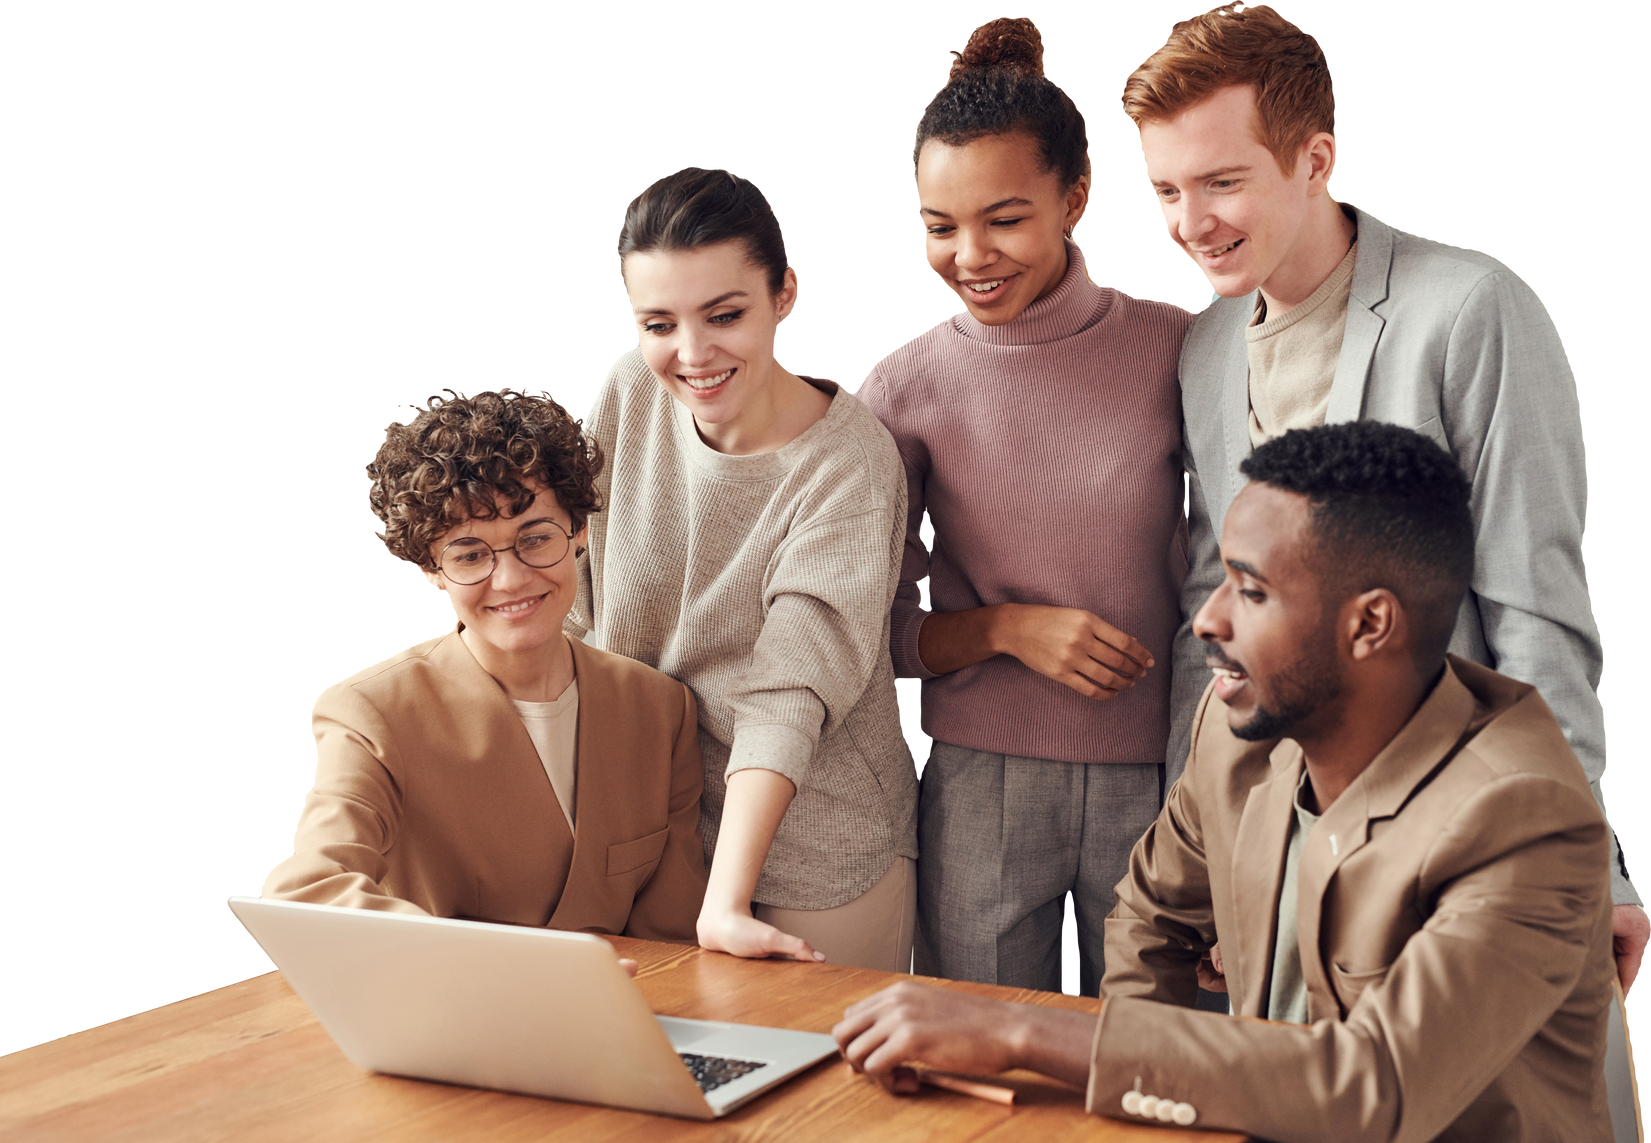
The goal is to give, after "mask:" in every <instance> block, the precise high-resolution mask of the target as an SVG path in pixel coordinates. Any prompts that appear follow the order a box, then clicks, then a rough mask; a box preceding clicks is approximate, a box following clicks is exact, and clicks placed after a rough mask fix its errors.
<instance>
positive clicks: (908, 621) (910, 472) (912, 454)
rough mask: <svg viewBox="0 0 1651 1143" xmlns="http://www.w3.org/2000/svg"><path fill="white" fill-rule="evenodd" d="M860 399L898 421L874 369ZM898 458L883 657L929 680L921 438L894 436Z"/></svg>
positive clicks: (901, 671) (904, 673)
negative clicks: (897, 551)
mask: <svg viewBox="0 0 1651 1143" xmlns="http://www.w3.org/2000/svg"><path fill="white" fill-rule="evenodd" d="M859 397H860V400H861V401H862V402H863V403H864V404H865V406H866V407H867V408H868V409H870V410H871V411H872V412H873V413H875V414H876V415H877V419H878V420H880V421H882V422H883V424H884V425H885V426H888V425H896V424H898V423H899V422H898V421H897V420H896V419H895V417H894V415H893V412H894V411H893V408H892V403H893V394H892V393H891V392H890V390H889V387H888V386H887V385H886V384H885V383H884V382H883V378H882V376H881V375H880V374H879V373H878V372H877V370H876V369H873V370H872V371H871V375H870V376H869V377H867V378H866V383H865V385H864V386H863V387H862V388H861V390H860V393H859ZM894 443H895V447H896V448H897V449H899V451H900V463H901V465H902V466H904V468H905V471H906V546H905V552H904V554H903V555H902V556H901V560H900V583H899V586H898V587H896V588H895V592H894V606H893V608H892V609H891V610H890V615H889V656H890V658H892V659H893V660H894V673H895V674H896V675H897V676H898V677H900V678H902V679H932V678H936V677H937V676H936V675H935V673H934V672H933V671H931V670H929V669H928V668H927V667H925V666H924V665H923V656H922V655H921V654H920V653H919V651H918V637H919V635H920V634H921V632H922V629H923V621H924V620H925V619H927V618H928V617H929V613H928V612H927V611H925V610H924V609H923V594H922V591H921V590H920V589H919V588H918V586H917V585H918V583H919V582H921V581H922V580H925V579H927V578H928V577H929V549H928V548H926V547H924V546H923V536H922V527H923V512H924V500H923V482H924V475H925V470H926V468H927V465H926V464H925V463H924V462H925V460H926V453H925V450H924V448H923V442H922V441H921V440H916V439H907V440H905V441H902V440H901V439H900V438H899V437H896V438H895V442H894Z"/></svg>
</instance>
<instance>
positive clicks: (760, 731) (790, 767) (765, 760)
mask: <svg viewBox="0 0 1651 1143" xmlns="http://www.w3.org/2000/svg"><path fill="white" fill-rule="evenodd" d="M813 760H814V740H813V739H812V738H810V737H809V736H808V735H807V734H805V733H803V732H802V731H800V730H798V729H797V728H796V727H794V726H787V725H786V724H785V723H783V722H762V723H758V724H756V725H755V726H742V727H739V728H738V729H737V730H736V731H735V732H734V745H733V747H732V748H731V749H730V750H729V751H728V768H727V769H726V770H724V771H723V777H724V778H726V777H727V776H728V775H730V774H733V773H734V772H735V771H736V770H772V771H774V773H776V774H780V775H783V776H784V777H786V778H789V779H790V780H791V784H792V785H793V786H795V787H797V789H799V790H800V789H802V788H803V776H804V775H805V774H807V773H808V764H809V763H810V762H812V761H813Z"/></svg>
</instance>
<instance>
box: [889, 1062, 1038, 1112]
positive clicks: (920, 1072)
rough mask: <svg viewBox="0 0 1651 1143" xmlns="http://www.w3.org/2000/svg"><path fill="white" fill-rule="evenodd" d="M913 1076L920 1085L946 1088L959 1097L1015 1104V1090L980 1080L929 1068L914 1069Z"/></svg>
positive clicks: (1008, 1105) (1010, 1105)
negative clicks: (967, 1096)
mask: <svg viewBox="0 0 1651 1143" xmlns="http://www.w3.org/2000/svg"><path fill="white" fill-rule="evenodd" d="M912 1073H913V1075H915V1076H916V1077H917V1082H918V1083H926V1084H928V1085H929V1086H930V1087H938V1088H944V1089H945V1090H947V1091H955V1092H957V1093H958V1094H959V1095H972V1096H974V1097H975V1098H976V1099H984V1100H987V1101H989V1102H991V1103H1001V1104H1003V1105H1004V1106H1006V1107H1012V1106H1014V1103H1015V1089H1014V1088H1012V1087H999V1086H998V1085H997V1084H993V1083H980V1082H979V1081H978V1080H966V1079H959V1078H958V1077H957V1076H949V1075H947V1074H946V1073H944V1072H931V1071H930V1070H929V1069H928V1068H913V1069H912Z"/></svg>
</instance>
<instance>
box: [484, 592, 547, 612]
mask: <svg viewBox="0 0 1651 1143" xmlns="http://www.w3.org/2000/svg"><path fill="white" fill-rule="evenodd" d="M543 598H544V596H542V595H539V596H534V597H533V598H532V599H523V600H519V601H517V602H516V603H501V604H500V605H499V606H497V607H494V608H492V609H491V610H493V611H497V612H499V613H500V614H502V615H515V614H516V613H517V612H518V611H526V610H527V609H528V608H530V607H532V606H533V605H534V604H535V603H538V602H539V600H541V599H543Z"/></svg>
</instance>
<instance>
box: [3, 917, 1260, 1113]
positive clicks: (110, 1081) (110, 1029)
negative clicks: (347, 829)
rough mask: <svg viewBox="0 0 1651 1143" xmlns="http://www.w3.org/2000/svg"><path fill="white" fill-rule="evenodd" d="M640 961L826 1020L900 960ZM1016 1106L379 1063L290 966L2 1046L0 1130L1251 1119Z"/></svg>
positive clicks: (738, 1010) (824, 1083)
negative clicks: (340, 1032)
mask: <svg viewBox="0 0 1651 1143" xmlns="http://www.w3.org/2000/svg"><path fill="white" fill-rule="evenodd" d="M610 939H611V940H612V943H613V945H614V946H615V947H616V948H617V949H618V950H619V951H620V953H621V954H623V955H625V956H629V957H633V958H635V959H636V961H637V962H638V964H639V965H640V969H639V971H638V974H637V983H638V984H639V985H640V986H641V988H642V991H643V993H644V994H645V995H646V996H647V998H648V1001H649V1003H651V1004H652V1005H653V1007H654V1010H655V1011H656V1012H658V1013H660V1014H661V1015H665V1016H687V1017H692V1018H696V1019H702V1020H729V1021H735V1022H739V1023H749V1024H771V1025H774V1026H776V1027H784V1028H797V1029H801V1030H803V1031H811V1032H827V1031H830V1029H831V1026H832V1025H833V1024H834V1023H836V1022H837V1020H838V1019H839V1018H841V1016H842V1012H843V1009H844V1008H845V1007H846V1006H847V1005H849V1004H851V1003H853V1002H854V1001H856V1000H858V999H860V998H861V997H863V996H868V995H870V994H871V993H873V992H875V991H877V990H878V989H880V988H883V987H884V986H886V985H888V984H890V983H893V982H894V981H895V980H897V979H902V978H899V977H896V976H895V975H894V974H892V973H886V972H873V971H870V970H865V969H853V968H843V967H839V966H834V965H820V964H794V963H791V962H787V961H742V960H737V959H735V958H733V957H730V956H725V955H723V954H720V953H707V952H705V951H703V950H701V949H697V948H693V947H690V946H683V945H671V944H662V943H658V942H653V941H637V940H630V939H627V938H623V937H616V938H610ZM933 983H937V984H942V985H944V986H945V987H948V988H956V989H959V990H961V991H964V992H973V993H976V994H978V995H982V996H992V997H997V998H999V999H1003V1000H1019V1001H1025V1002H1028V1003H1033V1004H1046V1005H1051V1006H1055V1007H1062V1008H1072V1009H1076V1010H1078V1011H1084V1012H1093V1011H1095V1010H1096V1008H1097V1004H1096V1002H1095V1001H1093V1000H1088V999H1081V998H1078V997H1072V996H1062V995H1060V994H1058V993H1049V992H1031V991H1024V990H1019V989H1010V988H997V987H993V986H991V985H983V984H959V983H957V982H954V981H934V982H933ZM993 1082H994V1083H999V1084H1003V1085H1006V1086H1010V1087H1013V1088H1015V1089H1016V1091H1017V1092H1018V1093H1019V1094H1018V1105H1017V1106H1015V1107H1002V1106H998V1105H995V1104H991V1103H986V1102H983V1101H981V1100H978V1099H971V1098H969V1097H968V1096H963V1095H957V1094H954V1093H952V1092H947V1091H941V1090H938V1089H934V1088H925V1089H924V1090H923V1091H922V1092H921V1093H920V1094H918V1095H914V1096H894V1095H889V1094H887V1093H885V1092H884V1091H882V1090H881V1089H880V1088H878V1087H877V1086H876V1085H875V1084H873V1083H871V1082H870V1081H868V1080H866V1079H864V1078H863V1077H861V1076H856V1075H855V1074H853V1072H852V1071H850V1070H849V1068H848V1065H847V1064H845V1063H843V1062H842V1061H841V1060H837V1059H830V1060H826V1061H823V1062H821V1063H819V1064H816V1065H815V1066H814V1067H812V1068H810V1069H809V1070H808V1071H806V1072H804V1073H802V1074H801V1075H799V1076H797V1077H795V1078H793V1079H791V1080H789V1081H787V1082H786V1083H784V1084H782V1085H781V1086H780V1087H778V1088H776V1089H775V1090H773V1091H771V1092H769V1093H767V1094H766V1095H763V1096H761V1097H759V1098H758V1099H756V1100H755V1101H754V1102H752V1103H750V1104H747V1105H746V1106H745V1107H742V1108H740V1109H739V1110H738V1111H736V1112H734V1113H733V1114H731V1115H729V1116H727V1117H726V1118H723V1119H720V1120H717V1121H715V1122H713V1123H697V1122H690V1121H687V1120H678V1119H670V1118H664V1117H660V1116H654V1115H644V1114H641V1113H638V1112H630V1111H617V1110H614V1109H611V1108H603V1107H590V1106H586V1105H584V1104H577V1103H561V1102H558V1101H556V1100H549V1099H536V1098H533V1097H531V1096H520V1095H508V1094H505V1093H502V1092H494V1091H483V1090H479V1089H476V1088H465V1087H456V1086H452V1085H449V1084H440V1083H425V1082H421V1081H418V1080H407V1079H397V1078H395V1077H391V1076H382V1075H375V1074H373V1073H371V1072H364V1071H361V1070H360V1069H358V1068H356V1067H355V1066H354V1065H353V1064H351V1063H350V1062H349V1061H348V1060H346V1059H345V1058H344V1056H343V1053H341V1052H340V1051H339V1050H338V1049H337V1047H335V1046H334V1044H333V1042H332V1040H331V1038H330V1037H329V1036H328V1035H327V1033H326V1032H325V1031H324V1030H323V1029H322V1027H321V1025H320V1024H318V1023H316V1021H315V1018H314V1017H313V1016H312V1015H310V1011H309V1009H308V1008H307V1007H305V1005H304V1002H303V1001H301V1000H299V999H298V997H297V996H296V995H294V993H293V991H292V990H291V989H290V988H288V987H287V985H286V982H285V981H284V980H283V979H282V978H281V975H280V974H279V973H273V972H272V973H270V974H268V975H267V976H259V977H254V978H253V979H252V980H246V981H242V982H241V983H240V984H233V985H230V986H229V987H228V988H220V989H218V990H217V991H215V992H208V993H206V994H204V995H202V996H196V997H193V998H191V999H189V1000H183V1001H180V1002H178V1003H177V1004H169V1005H167V1006H166V1007H165V1008H157V1009H155V1010H154V1011H152V1012H145V1013H142V1014H141V1015H138V1016H133V1017H130V1018H128V1019H126V1020H118V1021H116V1022H115V1023H113V1024H105V1025H104V1026H103V1027H101V1028H93V1029H91V1030H90V1031H86V1032H81V1033H79V1034H77V1035H74V1036H68V1037H65V1038H64V1039H61V1040H55V1041H53V1042H51V1043H49V1044H42V1045H40V1046H39V1047H36V1048H29V1049H27V1050H25V1051H22V1052H16V1053H14V1054H12V1055H9V1056H5V1057H0V1140H7V1141H10V1140H24V1139H26V1140H30V1141H31V1143H32V1141H41V1143H55V1141H63V1143H70V1141H74V1143H80V1141H90V1140H97V1141H98V1143H140V1141H145V1143H146V1141H154V1143H163V1141H164V1143H194V1141H202V1143H204V1141H208V1140H212V1141H217V1140H237V1141H240V1140H248V1141H260V1140H269V1141H272V1143H273V1141H277V1140H279V1141H282V1143H286V1141H291V1140H303V1141H305V1143H331V1141H335V1140H336V1141H338V1143H368V1141H374V1140H397V1141H402V1140H414V1141H418V1140H429V1141H430V1143H438V1141H440V1143H447V1141H450V1140H468V1139H478V1140H480V1139H486V1140H489V1141H491V1143H516V1141H518V1140H520V1141H523V1143H525V1141H527V1140H581V1141H584V1140H594V1141H601V1143H610V1141H611V1143H624V1141H631V1140H634V1141H636V1143H665V1141H675V1140H696V1141H698V1140H707V1141H709V1140H715V1141H717V1143H734V1141H755V1140H786V1141H788V1143H790V1141H795V1143H812V1141H816V1140H818V1141H821V1143H825V1141H831V1143H837V1141H841V1140H854V1139H879V1140H883V1139H886V1140H912V1141H916V1140H947V1141H952V1140H1024V1139H1035V1140H1040V1141H1041V1140H1049V1141H1063V1140H1091V1141H1098V1143H1126V1141H1134V1140H1138V1141H1141V1143H1174V1141H1177V1140H1182V1141H1193V1140H1198V1141H1202V1143H1217V1141H1221V1140H1240V1139H1242V1136H1237V1135H1229V1134H1220V1133H1214V1132H1203V1131H1186V1130H1178V1129H1173V1128H1160V1127H1149V1126H1146V1125H1144V1124H1142V1125H1134V1124H1129V1123H1124V1122H1119V1121H1115V1120H1107V1119H1101V1118H1098V1117H1095V1116H1091V1115H1086V1114H1085V1113H1084V1110H1083V1093H1082V1092H1080V1091H1077V1090H1075V1089H1073V1088H1070V1087H1067V1086H1065V1085H1064V1084H1060V1083H1057V1082H1055V1081H1053V1080H1049V1079H1044V1078H1043V1077H1041V1076H1036V1075H1032V1074H1031V1073H1027V1072H1011V1073H1009V1074H1008V1075H1007V1076H1001V1077H996V1078H995V1079H994V1080H993Z"/></svg>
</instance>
